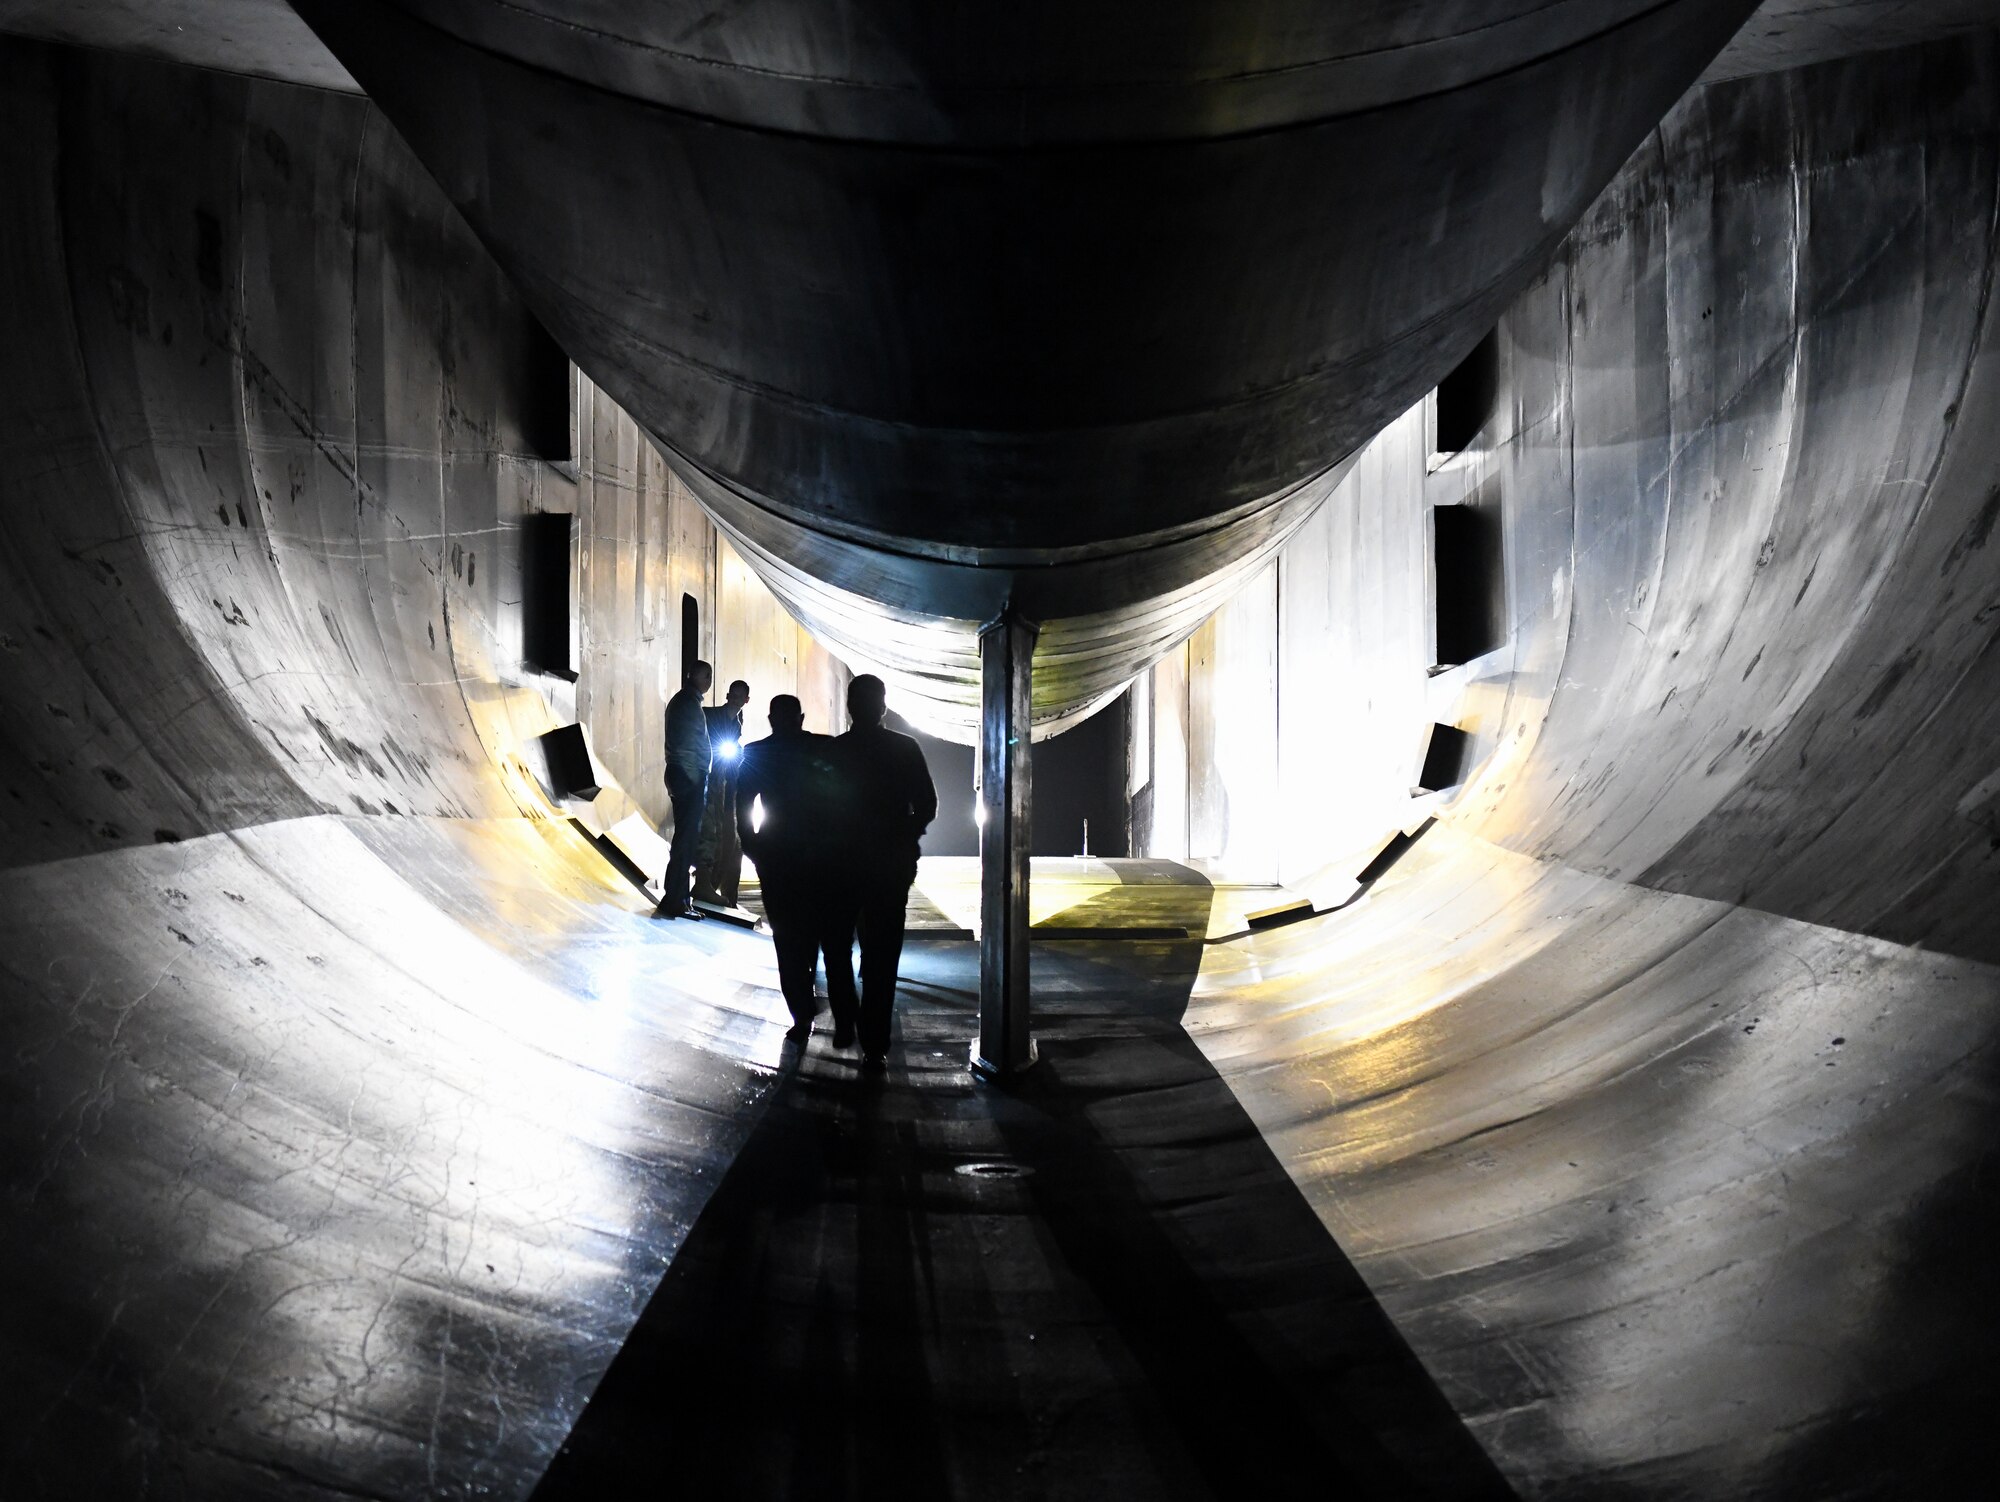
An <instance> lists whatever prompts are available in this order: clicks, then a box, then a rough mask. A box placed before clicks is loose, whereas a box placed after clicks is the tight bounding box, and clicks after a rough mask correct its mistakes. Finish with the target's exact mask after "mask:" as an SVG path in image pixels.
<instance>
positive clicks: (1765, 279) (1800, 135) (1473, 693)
mask: <svg viewBox="0 0 2000 1502" xmlns="http://www.w3.org/2000/svg"><path fill="white" fill-rule="evenodd" d="M1996 68H2000V62H1996V55H1995V51H1994V47H1993V45H1992V42H1991V40H1990V38H1989V39H1987V40H1983V41H1980V42H1977V43H1940V44H1934V45H1932V46H1930V47H1928V48H1922V47H1920V48H1913V49H1908V50H1906V51H1903V52H1895V53H1883V54H1878V55H1876V56H1875V57H1873V58H1870V59H1862V60H1855V61H1853V62H1849V63H1840V64H1831V65H1825V66H1821V67H1817V68H1812V69H1807V70H1802V71H1799V72H1795V73H1790V74H1782V75H1771V76H1767V77H1762V78H1757V79H1751V80H1745V81H1742V82H1738V83H1729V84H1717V85H1712V86H1709V87H1707V88H1704V89H1699V90H1697V91H1695V92H1694V93H1693V94H1691V95H1690V96H1689V98H1688V99H1687V100H1686V101H1685V102H1684V103H1683V104H1682V105H1681V106H1680V107H1679V108H1678V109H1676V111H1675V112H1674V113H1673V115H1671V116H1670V117H1669V118H1668V120H1667V121H1666V123H1665V124H1664V126H1663V127H1662V129H1661V131H1660V132H1659V133H1658V135H1657V136H1656V137H1655V138H1654V140H1653V141H1651V142H1650V143H1649V144H1648V146H1647V147H1646V148H1644V149H1642V150H1641V151H1640V152H1639V153H1638V154H1637V155H1636V156H1635V157H1634V158H1633V160H1632V161H1631V163H1629V164H1628V165H1627V167H1626V168H1625V170H1624V171H1623V172H1622V173H1621V175H1620V176H1619V178H1618V179H1617V180H1616V181H1615V182H1614V183H1613V185H1612V186H1611V188H1610V189H1609V190H1608V191H1607V192H1606V193H1605V195H1604V197H1603V198H1602V199H1601V200H1600V201H1599V203H1598V204H1597V205H1596V207H1595V208H1594V210H1593V211H1592V213H1591V215H1590V216H1589V217H1588V218H1587V219H1586V221H1585V222H1584V224H1583V225H1582V226H1581V227H1580V228H1579V229H1578V231H1577V232H1576V233H1575V234H1574V235H1573V236H1572V237H1571V239H1570V240H1569V242H1568V243H1567V244H1566V246H1565V247H1564V250H1563V253H1562V255H1561V257H1560V258H1559V260H1558V262H1557V264H1556V266H1555V267H1554V268H1553V269H1552V270H1551V272H1550V273H1549V274H1548V275H1547V276H1546V277H1544V278H1542V279H1541V280H1540V281H1539V282H1538V283H1537V284H1536V285H1535V286H1534V287H1532V288H1531V289H1530V290H1529V291H1528V292H1527V293H1526V294H1525V295H1524V296H1523V297H1522V298H1521V299H1519V301H1517V302H1516V303H1515V304H1514V306H1513V307H1512V308H1510V309H1509V311H1508V312H1507V314H1506V315H1505V317H1504V318H1503V319H1502V320H1501V322H1500V325H1499V343H1500V367H1501V371H1500V394H1499V398H1498V402H1497V405H1496V410H1495V412H1494V414H1493V417H1492V419H1491V420H1490V421H1489V422H1488V423H1487V425H1486V427H1485V428H1484V430H1483V431H1482V432H1481V433H1480V435H1479V436H1478V438H1477V439H1476V440H1475V441H1474V443H1473V444H1472V445H1471V447H1470V448H1469V449H1468V450H1467V451H1466V452H1464V453H1462V454H1460V455H1457V456H1454V457H1452V458H1450V459H1448V460H1446V461H1444V462H1442V463H1439V464H1436V465H1433V464H1432V463H1431V462H1430V461H1429V457H1428V452H1427V451H1428V443H1427V441H1426V421H1427V418H1426V411H1425V409H1424V407H1423V406H1421V405H1420V406H1419V407H1418V408H1416V409H1413V410H1412V411H1411V412H1410V413H1408V414H1406V416H1405V417H1403V418H1402V419H1400V420H1399V421H1397V422H1396V423H1394V424H1392V425H1391V426H1390V428H1389V429H1388V430H1387V431H1386V432H1385V433H1384V434H1383V435H1382V436H1381V437H1380V438H1378V439H1377V440H1376V441H1375V442H1374V444H1372V445H1371V446H1370V448H1369V449H1368V451H1367V453H1366V454H1365V455H1364V457H1363V459H1362V461H1361V464H1360V465H1359V467H1358V468H1357V470H1356V472H1355V473H1354V474H1353V475H1352V476H1351V477H1350V478H1349V479H1348V481H1347V482H1346V483H1345V484H1344V485H1343V486H1342V487H1341V490H1340V491H1339V492H1338V493H1337V494H1336V495H1335V496H1334V497H1333V498H1332V499H1331V500H1330V501H1329V502H1328V504H1327V506H1326V507H1325V509H1324V510H1323V511H1322V512H1321V513H1320V514H1319V516H1318V517H1316V518H1315V519H1314V521H1313V522H1312V524H1311V526H1310V528H1309V529H1308V530H1307V531H1306V532H1304V533H1302V534H1301V535H1300V537H1299V538H1298V539H1297V540H1296V541H1295V542H1294V543H1293V544H1291V545H1290V546H1289V547H1288V548H1287V549H1286V550H1285V552H1284V553H1283V555H1282V556H1281V558H1280V560H1279V562H1278V564H1277V568H1276V571H1275V572H1274V573H1273V574H1272V575H1270V576H1268V577H1267V578H1266V579H1265V580H1263V581H1260V583H1259V584H1258V585H1257V586H1256V587H1253V588H1251V589H1248V590H1246V591H1244V593H1243V594H1242V595H1241V596H1239V597H1238V598H1237V599H1235V600H1233V601H1232V602H1231V603H1230V604H1229V605H1228V606H1227V607H1225V608H1224V609H1223V610H1222V611H1221V612H1219V613H1218V614H1217V616H1216V617H1215V618H1214V619H1213V620H1212V621H1211V622H1210V623H1209V624H1208V625H1207V626H1205V627H1204V628H1203V630H1202V631H1201V632H1200V633H1199V634H1198V635H1197V636H1196V637H1195V639H1194V641H1193V643H1192V644H1191V646H1190V648H1189V650H1188V652H1187V653H1186V654H1185V667H1183V666H1182V665H1181V664H1180V663H1170V664H1167V665H1163V666H1162V667H1161V668H1160V669H1157V670H1155V673H1154V675H1153V699H1154V706H1155V710H1154V723H1153V727H1152V728H1153V735H1152V746H1151V755H1152V757H1153V760H1154V764H1155V778H1154V781H1155V792H1154V799H1155V801H1154V804H1153V826H1152V827H1153V835H1152V841H1151V846H1150V848H1151V849H1153V850H1154V852H1155V853H1158V854H1183V853H1186V854H1192V855H1195V856H1207V857H1216V858H1219V859H1221V860H1222V862H1223V863H1224V866H1225V867H1226V868H1228V869H1229V870H1231V871H1232V873H1234V874H1240V875H1242V876H1243V877H1245V878H1246V879H1263V880H1270V879H1276V878H1279V877H1282V878H1284V879H1286V880H1306V879H1308V878H1309V877H1310V874H1311V873H1312V872H1313V871H1314V870H1315V869H1316V868H1317V867H1318V866H1320V865H1321V864H1322V863H1323V862H1326V861H1329V860H1335V859H1340V860H1343V861H1344V860H1345V859H1346V858H1347V856H1348V854H1349V851H1350V849H1351V847H1352V846H1353V845H1355V844H1357V843H1366V842H1367V841H1369V840H1371V839H1374V838H1376V837H1379V836H1380V835H1381V834H1384V833H1386V832H1388V830H1390V829H1391V828H1392V827H1394V826H1396V825H1397V824H1401V823H1409V822H1413V821H1414V819H1415V818H1416V817H1419V816H1420V815H1421V814H1423V813H1425V812H1427V811H1429V809H1430V807H1431V805H1432V804H1433V803H1435V802H1436V800H1413V799H1412V798H1411V797H1410V796H1409V787H1410V785H1411V784H1412V783H1413V782H1414V781H1415V773H1416V770H1417V767H1418V765H1419V758H1420V754H1421V748H1422V736H1423V731H1424V727H1425V726H1426V724H1428V723H1429V722H1430V721H1431V720H1432V719H1433V718H1435V719H1437V720H1440V721H1444V722H1446V723H1451V724H1456V725H1460V726H1463V727H1464V728H1466V729H1468V730H1470V731H1471V732H1472V733H1473V734H1474V736H1475V743H1476V760H1477V762H1478V769H1477V771H1476V774H1475V776H1474V777H1473V779H1472V781H1471V783H1470V785H1469V786H1468V787H1466V788H1465V789H1464V790H1463V791H1462V792H1461V793H1460V794H1458V795H1457V796H1456V797H1455V798H1453V799H1451V800H1449V801H1448V807H1449V813H1448V815H1447V817H1448V818H1450V819H1451V820H1452V821H1453V822H1456V823H1458V824H1460V825H1461V827H1463V828H1464V829H1466V830H1467V831H1469V832H1473V833H1476V834H1479V835H1481V836H1483V837H1484V838H1487V839H1491V840H1495V841H1498V842H1500V843H1502V844H1504V845H1506V846H1509V847H1511V848H1513V849H1517V850H1520V851H1523V852H1526V853H1530V854H1533V855H1537V856H1541V857H1544V858H1553V859H1559V860H1562V861H1565V862H1568V863H1570V864H1573V865H1576V866H1578V867H1580V868H1582V869H1585V870H1588V871H1591V872H1593V873H1596V874H1599V875H1603V876H1609V877H1612V878H1615V879H1620V880H1626V881H1639V882H1643V883H1646V884H1650V885H1657V886H1661V887H1665V888H1668V889H1671V890H1675V891H1683V892H1689V893H1694V894H1697V895H1702V896H1709V897H1717V898H1721V899H1723V900H1727V901H1734V902H1743V903H1748V904H1749V905H1752V906H1758V907H1764V908H1768V909H1769V910H1771V911H1774V912H1779V913H1784V914H1787V915H1789V916H1794V917H1799V918H1804V919H1807V920H1809V921H1813V922H1818V923H1830V924H1833V925H1835V926H1839V927H1845V928H1853V929H1860V930H1863V931H1866V932H1870V933H1876V934H1880V935H1882V936H1884V937H1889V938H1893V939H1896V940H1898V941H1900V942H1906V943H1909V942H1921V943H1925V944H1929V945H1936V946H1940V947H1944V948H1948V949H1952V950H1954V951H1955V952H1958V953H1963V954H1971V955H1975V956H1977V957H1980V958H1985V959H1993V958H2000V938H1996V935H2000V930H1996V929H1995V927H1994V926H1993V925H1992V923H1991V921H1990V901H1991V894H1992V893H1993V892H1994V891H1995V890H1996V888H2000V871H1996V869H1995V867H1994V865H1993V861H1994V859H1995V856H1994V840H1993V834H1994V831H1993V828H1992V827H1991V826H1992V819H1993V814H1992V810H1993V807H1994V798H1995V785H1994V781H1993V771H1994V769H1993V766H1992V765H1991V762H1992V753H1991V750H1990V748H1991V746H1992V745H1993V743H1994V738H1995V736H1994V732H1995V729H1996V726H1995V725H1994V724H1993V722H1992V715H1993V709H1992V706H1993V704H1994V702H1995V697H1996V695H1995V690H1996V688H2000V681H1996V679H1995V676H1994V675H1995V673H1996V671H2000V668H1996V659H1995V656H1994V652H1993V641H1994V638H1993V634H1992V633H1993V626H1992V619H1991V617H1992V614H1993V610H1994V605H1993V601H1994V600H1995V598H1996V594H2000V582H1997V581H1996V575H1995V568H1996V566H2000V565H1996V563H1995V561H1994V558H1995V555H1994V554H1993V552H1992V551H1991V550H1990V549H1989V547H1988V539H1989V537H1990V536H1991V532H1992V525H1993V523H1992V518H1993V505H1994V503H1993V499H1992V497H1993V490H1992V485H1993V476H1994V474H1995V473H1996V470H2000V455H1996V452H1995V448H1994V442H1995V440H1994V437H1993V433H1994V424H1993V423H1992V422H1991V421H1990V420H1987V419H1985V418H1983V417H1981V416H1979V415H1978V414H1981V413H1986V414H1990V413H1991V412H1992V410H1993V407H1992V405H1991V404H1992V401H1993V397H1992V392H1991V388H1990V382H1991V375H1990V372H1989V370H1988V365H1989V363H1990V359H1991V356H1990V354H1989V353H1988V351H1989V348H1990V343H1991V341H1990V335H1989V334H1988V330H1987V298H1988V289H1989V287H1990V282H1991V276H1992V269H1993V264H1994V254H1995V241H1994V233H1993V212H1994V205H1995V192H1994V173H1995V159H1996V158H1995V152H1996V146H1995V139H1994V118H1993V108H1994V106H1993V100H1994V97H1995V92H1996V76H1995V75H1996ZM1451 504H1471V505H1477V506H1483V507H1487V508H1497V509H1498V511H1499V512H1500V513H1501V514H1502V517H1503V521H1504V540H1505V542H1504V545H1505V601H1506V606H1505V608H1506V612H1507V616H1506V618H1507V621H1508V624H1509V631H1508V635H1507V639H1506V641H1505V642H1504V644H1503V645H1501V646H1500V648H1499V649H1498V650H1496V651H1494V652H1491V653H1489V654H1487V655H1485V656H1483V657H1480V658H1478V659H1476V660H1475V661H1473V662H1470V663H1467V664H1464V665H1461V666H1457V667H1455V668H1453V669H1452V670H1451V671H1448V672H1445V673H1443V674H1440V675H1438V676H1436V677H1435V678H1427V677H1426V674H1425V669H1426V667H1427V666H1428V665H1429V662H1430V656H1431V646H1430V640H1429V634H1428V633H1429V621H1430V616H1429V603H1428V600H1427V597H1426V594H1425V589H1426V586H1425V584H1424V582H1423V581H1424V577H1425V575H1424V568H1423V564H1422V559H1423V557H1424V549H1425V548H1426V546H1427V541H1426V530H1427V521H1426V509H1427V508H1428V507H1430V506H1434V505H1451ZM1183 673H1185V675H1186V681H1185V688H1183V687H1182V686H1181V678H1182V675H1183ZM1183 726H1184V727H1185V728H1184V729H1183V728H1182V727H1183ZM1179 746H1185V748H1186V755H1187V761H1188V768H1189V771H1188V774H1187V779H1186V782H1185V786H1184V789H1183V786H1182V785H1181V784H1180V783H1179V782H1177V780H1176V778H1177V775H1178V774H1177V771H1176V766H1177V760H1176V758H1177V749H1176V748H1178V747H1179ZM1273 747H1274V748H1275V755H1273V753H1272V750H1271V749H1270V748H1273ZM1274 769H1275V770H1274ZM1183 799H1184V801H1185V807H1186V809H1187V833H1186V836H1185V843H1183V842H1182V837H1181V835H1180V827H1179V824H1178V822H1177V818H1178V816H1177V815H1174V816H1169V815H1167V814H1165V813H1163V809H1164V808H1165V806H1166V805H1168V804H1178V803H1179V802H1180V801H1181V800H1183ZM1246 831H1256V832H1246ZM1264 831H1275V833H1272V834H1267V833H1265V832H1264Z"/></svg>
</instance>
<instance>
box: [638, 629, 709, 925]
mask: <svg viewBox="0 0 2000 1502" xmlns="http://www.w3.org/2000/svg"><path fill="white" fill-rule="evenodd" d="M714 682H715V669H714V668H712V667H710V666H709V665H708V664H707V663H705V662H697V663H696V664H695V665H694V666H693V667H692V668H690V669H689V670H688V674H687V676H686V677H685V678H683V679H682V680H681V691H680V692H679V693H677V694H675V695H674V696H673V697H672V698H671V699H669V700H667V801H668V802H669V803H671V804H672V805H673V810H674V839H673V846H672V848H671V849H670V850H669V852H668V854H667V873H666V875H665V876H664V877H662V878H661V880H660V888H661V891H662V893H663V894H664V895H662V896H661V898H660V905H659V906H658V907H656V908H654V909H653V916H654V917H655V918H699V917H700V916H701V914H700V913H699V912H697V911H696V910H695V906H694V904H693V903H691V902H689V901H688V868H689V867H690V866H692V865H693V864H694V860H695V852H696V851H697V850H698V849H700V848H701V816H702V806H703V805H704V804H705V803H706V802H707V801H708V764H709V749H708V716H707V715H705V714H703V713H702V701H703V700H704V699H706V698H707V697H708V690H709V687H710V685H711V684H713V683H714Z"/></svg>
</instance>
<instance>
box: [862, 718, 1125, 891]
mask: <svg viewBox="0 0 2000 1502" xmlns="http://www.w3.org/2000/svg"><path fill="white" fill-rule="evenodd" d="M1128 716H1129V695H1125V694H1121V695H1119V697H1118V698H1117V700H1116V701H1115V702H1113V703H1111V704H1108V705H1106V706H1105V707H1104V708H1103V709H1101V710H1099V711H1098V712H1097V713H1096V714H1094V715H1092V716H1091V717H1090V718H1089V719H1087V720H1085V721H1084V722H1083V723H1082V724H1081V725H1078V726H1076V727H1074V728H1073V729H1070V730H1066V731H1064V732H1063V733H1062V734H1061V735H1059V736H1057V737H1055V739H1053V740H1047V741H1037V742H1036V743H1035V749H1034V757H1033V763H1032V771H1031V773H1030V775H1031V776H1032V778H1033V779H1034V805H1035V807H1034V826H1033V829H1032V831H1031V832H1030V835H1029V850H1030V853H1031V854H1034V855H1081V854H1082V853H1083V843H1084V842H1083V835H1084V822H1085V821H1086V820H1088V821H1089V824H1090V853H1091V854H1092V855H1104V856H1118V855H1125V854H1128V853H1129V851H1130V846H1131V824H1130V818H1129V813H1130V810H1129V808H1128V806H1127V803H1126V798H1125V780H1126V767H1125V731H1126V721H1127V719H1128ZM889 727H890V729H892V730H900V731H902V732H903V733H904V734H905V735H908V736H912V737H914V738H915V740H916V743H917V744H918V745H919V746H920V747H922V748H923V753H924V765H925V766H927V767H929V768H930V773H931V781H932V783H934V784H935V785H936V787H937V795H938V814H937V818H936V819H934V820H932V821H931V827H930V830H929V831H928V832H927V833H926V834H925V835H924V845H923V852H924V854H925V855H977V854H979V825H978V822H977V821H976V820H975V819H974V817H973V812H974V809H975V806H976V805H975V801H974V799H973V796H972V768H973V751H972V747H970V746H960V745H956V744H954V743H953V742H951V741H946V740H940V739H939V738H938V737H936V736H934V735H926V734H925V733H924V732H923V731H921V730H919V729H917V727H916V726H914V725H912V724H911V723H910V722H909V721H908V720H905V719H903V718H902V717H901V716H900V715H895V714H891V715H890V716H889Z"/></svg>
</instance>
